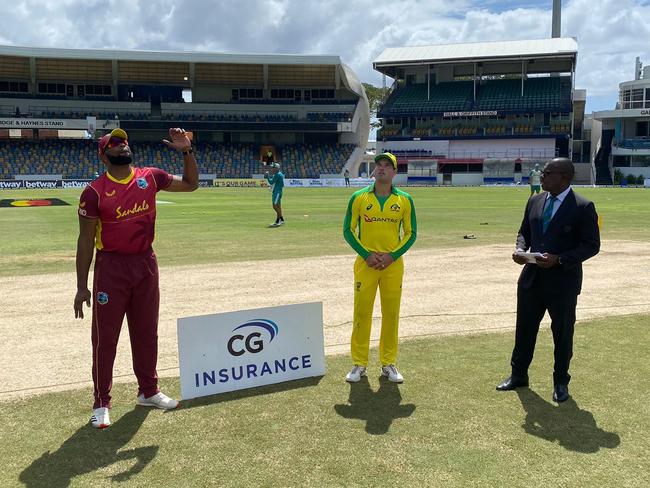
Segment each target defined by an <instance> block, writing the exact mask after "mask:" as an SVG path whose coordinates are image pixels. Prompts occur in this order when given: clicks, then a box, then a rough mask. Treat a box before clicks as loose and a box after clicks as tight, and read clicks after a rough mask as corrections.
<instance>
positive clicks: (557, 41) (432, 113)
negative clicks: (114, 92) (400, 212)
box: [373, 38, 593, 185]
mask: <svg viewBox="0 0 650 488" xmlns="http://www.w3.org/2000/svg"><path fill="white" fill-rule="evenodd" d="M577 52H578V50H577V42H576V40H575V39H573V38H551V39H540V40H523V41H503V42H481V43H467V44H448V45H434V46H419V47H402V48H388V49H385V50H384V51H383V52H382V53H381V54H380V55H379V57H378V58H377V59H376V60H375V61H374V63H373V66H374V69H375V70H377V71H379V72H380V73H382V75H384V86H386V78H387V77H389V78H391V79H393V80H394V81H393V83H392V86H390V89H389V91H388V93H387V95H386V97H385V99H384V100H383V102H382V104H381V107H380V109H379V111H378V117H379V119H380V122H381V129H380V130H379V131H378V134H377V150H378V151H380V152H381V151H387V150H388V151H392V152H394V153H396V154H397V155H398V160H399V171H400V173H403V174H404V175H405V176H406V175H407V178H408V181H409V182H422V183H425V184H426V183H431V184H451V185H456V184H458V185H476V184H509V183H510V184H512V183H518V182H524V183H525V182H527V178H528V173H529V171H530V169H531V168H532V166H533V165H534V164H536V163H543V162H544V161H546V160H548V159H549V158H552V157H555V156H567V157H570V158H572V159H573V161H574V163H576V167H577V169H578V171H577V181H579V182H587V183H591V182H592V180H593V170H592V165H591V164H590V162H589V160H588V159H589V158H588V147H587V148H586V149H585V150H586V151H587V152H586V153H585V154H586V155H584V158H585V161H583V153H584V151H583V147H582V142H583V141H582V139H581V137H582V135H581V134H580V132H581V131H579V130H576V129H574V126H577V127H580V128H581V124H582V120H583V118H584V106H585V97H586V92H585V91H584V90H575V89H574V88H575V87H574V82H575V68H576V60H577ZM576 136H577V137H576Z"/></svg>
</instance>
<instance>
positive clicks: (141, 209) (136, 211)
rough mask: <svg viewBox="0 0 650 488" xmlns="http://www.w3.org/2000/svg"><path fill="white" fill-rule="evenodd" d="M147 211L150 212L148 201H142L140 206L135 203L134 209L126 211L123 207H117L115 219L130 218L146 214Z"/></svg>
mask: <svg viewBox="0 0 650 488" xmlns="http://www.w3.org/2000/svg"><path fill="white" fill-rule="evenodd" d="M145 183H146V181H145ZM147 210H149V204H148V203H147V201H146V200H142V203H140V204H138V203H134V204H133V207H132V208H127V209H126V210H122V207H121V206H120V207H117V208H116V209H115V218H116V219H121V218H124V217H128V216H129V215H135V214H139V213H142V212H145V211H147Z"/></svg>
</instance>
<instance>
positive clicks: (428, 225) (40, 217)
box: [0, 187, 650, 276]
mask: <svg viewBox="0 0 650 488" xmlns="http://www.w3.org/2000/svg"><path fill="white" fill-rule="evenodd" d="M408 191H409V192H411V194H412V195H413V198H414V201H415V206H416V209H417V215H418V240H417V242H416V243H415V248H417V249H426V248H436V247H443V248H452V247H458V246H476V245H481V244H495V243H501V244H503V243H508V244H509V243H513V245H514V241H515V236H516V233H517V230H518V228H519V224H520V222H521V218H522V215H523V211H524V206H525V203H526V199H527V198H528V187H521V188H488V187H484V188H409V189H408ZM577 191H578V192H580V193H582V194H583V195H585V196H586V197H587V198H590V199H593V200H594V202H595V203H596V207H597V210H598V212H599V213H600V214H601V216H602V218H603V232H602V237H603V238H604V239H626V240H636V241H650V226H649V225H648V222H650V205H649V200H650V191H648V190H645V189H615V188H602V189H594V188H578V189H577ZM351 193H352V190H350V189H342V188H327V189H316V188H314V189H307V188H304V189H303V188H300V189H298V188H295V189H294V188H288V189H286V190H285V192H284V198H283V202H282V204H283V208H284V213H285V218H286V220H287V225H286V226H284V227H281V228H275V229H269V228H267V227H266V226H267V225H268V224H269V223H270V222H272V221H273V220H274V218H275V214H274V212H273V210H272V209H271V194H270V192H269V191H268V190H265V189H256V188H241V189H226V188H207V189H199V190H198V191H196V192H194V193H191V194H178V193H167V192H161V193H160V194H159V200H164V201H167V202H172V203H169V204H160V205H159V206H158V220H157V227H156V229H157V230H156V233H157V235H156V242H155V243H154V247H155V249H156V251H157V254H158V257H159V262H160V264H161V266H170V265H180V264H198V263H211V262H224V261H230V262H232V261H241V260H250V259H252V260H264V259H278V258H292V257H302V256H323V255H332V254H344V253H351V252H352V251H351V250H350V249H349V246H348V245H347V244H346V243H345V242H344V241H343V237H342V229H341V226H342V222H343V216H344V212H345V210H346V208H347V203H348V199H349V197H350V194H351ZM79 194H80V190H48V191H40V190H39V191H32V190H30V191H16V190H12V191H2V192H0V199H6V198H47V197H52V198H61V199H63V200H65V201H67V202H68V203H70V204H71V206H68V207H49V208H43V207H32V208H0V229H1V237H0V276H13V275H25V274H38V273H53V272H62V271H73V270H74V256H75V247H76V239H77V234H78V224H77V215H76V205H77V202H78V196H79ZM306 215H307V217H306ZM483 223H487V225H481V224H483ZM465 234H474V235H476V236H477V239H476V240H464V239H463V235H465Z"/></svg>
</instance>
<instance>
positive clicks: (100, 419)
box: [90, 407, 111, 429]
mask: <svg viewBox="0 0 650 488" xmlns="http://www.w3.org/2000/svg"><path fill="white" fill-rule="evenodd" d="M90 425H92V426H93V427H94V428H95V429H105V428H106V427H108V426H109V425H111V418H110V417H109V415H108V408H106V407H100V408H95V409H93V414H92V415H91V416H90Z"/></svg>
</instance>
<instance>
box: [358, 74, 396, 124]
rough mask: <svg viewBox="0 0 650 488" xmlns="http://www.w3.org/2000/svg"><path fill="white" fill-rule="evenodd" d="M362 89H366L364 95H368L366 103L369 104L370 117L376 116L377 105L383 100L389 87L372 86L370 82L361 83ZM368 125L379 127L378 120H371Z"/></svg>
mask: <svg viewBox="0 0 650 488" xmlns="http://www.w3.org/2000/svg"><path fill="white" fill-rule="evenodd" d="M362 85H363V89H364V90H365V91H366V96H367V97H368V104H369V105H370V118H371V119H372V118H375V117H377V111H378V110H379V105H380V104H381V102H382V101H383V99H384V97H385V96H386V95H387V94H388V91H389V90H390V88H380V87H378V86H373V85H371V84H370V83H362ZM370 126H371V127H373V128H379V127H381V124H380V123H379V122H371V123H370Z"/></svg>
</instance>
